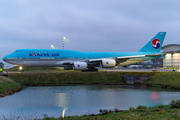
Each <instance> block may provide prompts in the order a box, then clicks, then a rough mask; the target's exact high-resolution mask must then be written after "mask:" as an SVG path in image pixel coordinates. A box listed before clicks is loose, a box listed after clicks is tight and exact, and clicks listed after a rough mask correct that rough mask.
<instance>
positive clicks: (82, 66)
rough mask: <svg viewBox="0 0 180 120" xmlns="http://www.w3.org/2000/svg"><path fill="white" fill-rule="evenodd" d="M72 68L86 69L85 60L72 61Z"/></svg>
mask: <svg viewBox="0 0 180 120" xmlns="http://www.w3.org/2000/svg"><path fill="white" fill-rule="evenodd" d="M73 68H74V70H86V69H87V63H86V62H74V67H73Z"/></svg>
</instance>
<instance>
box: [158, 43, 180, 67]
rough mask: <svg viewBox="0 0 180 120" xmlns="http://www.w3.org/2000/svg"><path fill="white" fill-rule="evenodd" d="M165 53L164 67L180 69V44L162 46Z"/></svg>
mask: <svg viewBox="0 0 180 120" xmlns="http://www.w3.org/2000/svg"><path fill="white" fill-rule="evenodd" d="M161 50H163V52H164V53H167V54H165V55H163V68H166V69H173V68H176V69H180V44H169V45H165V46H163V47H162V48H161Z"/></svg>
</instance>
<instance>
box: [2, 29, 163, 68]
mask: <svg viewBox="0 0 180 120" xmlns="http://www.w3.org/2000/svg"><path fill="white" fill-rule="evenodd" d="M165 35H166V32H159V33H158V34H157V35H156V36H154V37H153V38H152V39H151V40H150V41H149V42H148V43H147V44H146V45H145V46H144V47H142V48H141V49H140V50H139V51H137V52H82V51H74V50H62V49H18V50H16V51H15V52H13V53H11V54H9V55H7V56H5V57H4V58H3V60H4V61H5V62H7V63H10V64H13V65H18V66H20V67H26V66H29V67H64V69H65V70H71V69H74V70H82V71H98V69H97V68H96V67H102V68H113V67H115V66H125V65H130V64H134V63H137V62H142V61H147V60H150V59H156V58H159V57H162V55H163V53H162V52H160V50H161V46H162V44H163V41H164V38H165Z"/></svg>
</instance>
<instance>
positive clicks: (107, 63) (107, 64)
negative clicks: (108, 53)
mask: <svg viewBox="0 0 180 120" xmlns="http://www.w3.org/2000/svg"><path fill="white" fill-rule="evenodd" d="M101 66H102V68H113V67H115V66H116V61H115V60H114V59H102V60H101Z"/></svg>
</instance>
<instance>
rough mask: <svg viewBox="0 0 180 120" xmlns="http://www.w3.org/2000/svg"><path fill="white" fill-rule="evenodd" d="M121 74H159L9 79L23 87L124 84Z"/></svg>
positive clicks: (35, 75) (29, 75) (38, 75)
mask: <svg viewBox="0 0 180 120" xmlns="http://www.w3.org/2000/svg"><path fill="white" fill-rule="evenodd" d="M122 74H127V75H139V76H154V75H156V74H159V72H64V73H21V74H19V73H12V74H9V77H10V78H12V79H14V80H17V81H19V82H20V83H21V84H24V85H33V86H39V85H41V86H45V85H53V86H54V85H68V84H115V85H116V84H126V82H125V81H124V80H123V78H122V76H121V75H122Z"/></svg>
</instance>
